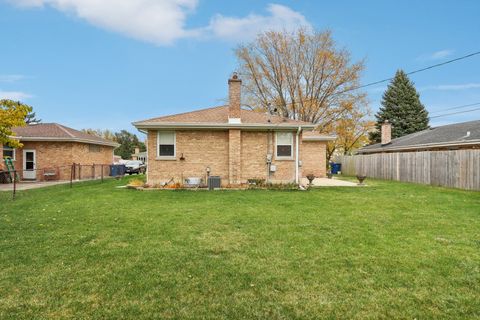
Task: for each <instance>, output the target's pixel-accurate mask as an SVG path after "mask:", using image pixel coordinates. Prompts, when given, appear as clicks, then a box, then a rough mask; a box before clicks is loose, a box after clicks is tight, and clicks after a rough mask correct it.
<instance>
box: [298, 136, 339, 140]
mask: <svg viewBox="0 0 480 320" xmlns="http://www.w3.org/2000/svg"><path fill="white" fill-rule="evenodd" d="M336 139H337V136H328V135H322V136H314V137H303V138H302V140H303V141H334V140H336Z"/></svg>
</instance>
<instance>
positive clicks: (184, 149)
mask: <svg viewBox="0 0 480 320" xmlns="http://www.w3.org/2000/svg"><path fill="white" fill-rule="evenodd" d="M156 144H157V131H152V130H151V131H149V132H148V137H147V146H148V147H147V152H148V157H147V158H148V168H147V172H148V183H150V184H155V183H162V182H167V181H169V180H170V179H171V178H173V179H174V180H175V181H176V182H181V183H183V181H184V179H185V178H187V177H199V178H203V179H204V180H205V179H206V173H207V172H206V168H207V167H210V170H211V171H210V175H213V176H220V177H221V179H222V183H223V184H227V183H228V179H229V172H228V152H229V145H228V132H227V131H181V130H178V131H176V160H157V146H156ZM182 154H183V157H184V159H185V160H180V157H181V156H182Z"/></svg>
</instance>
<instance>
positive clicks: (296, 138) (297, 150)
mask: <svg viewBox="0 0 480 320" xmlns="http://www.w3.org/2000/svg"><path fill="white" fill-rule="evenodd" d="M301 131H302V127H298V130H297V134H296V135H295V183H297V184H298V181H299V179H298V172H299V168H298V167H299V162H298V154H299V146H298V142H299V141H300V139H299V137H300V132H301Z"/></svg>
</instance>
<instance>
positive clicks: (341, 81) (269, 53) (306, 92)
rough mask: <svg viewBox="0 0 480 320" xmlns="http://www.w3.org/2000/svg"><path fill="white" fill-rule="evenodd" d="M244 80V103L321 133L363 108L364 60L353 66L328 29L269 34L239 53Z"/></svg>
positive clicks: (263, 34)
mask: <svg viewBox="0 0 480 320" xmlns="http://www.w3.org/2000/svg"><path fill="white" fill-rule="evenodd" d="M236 55H237V58H238V60H239V63H240V70H239V71H240V74H241V76H242V79H243V80H244V92H245V100H244V104H245V105H247V106H249V107H251V108H252V109H259V110H265V111H269V112H271V113H274V112H276V113H278V114H279V115H281V116H283V117H288V118H291V119H297V120H303V121H309V122H314V123H317V124H318V130H319V131H324V130H323V129H324V128H325V127H326V126H328V125H329V124H330V123H332V122H334V121H336V120H337V119H340V118H341V117H342V115H343V114H344V113H346V112H350V111H351V110H352V108H356V107H357V106H358V105H364V104H365V94H364V93H361V92H358V91H357V90H353V89H355V88H356V87H358V85H359V77H360V74H361V72H362V70H363V68H364V65H363V61H360V62H356V63H352V62H351V58H350V54H349V52H348V51H347V50H345V49H339V48H338V47H337V45H336V44H335V42H334V41H333V39H332V36H331V33H330V32H329V31H325V32H315V31H313V32H310V31H308V30H306V29H300V30H298V31H296V32H294V33H291V32H286V31H283V32H278V31H269V32H265V33H262V34H260V35H259V36H258V37H257V39H256V40H255V41H254V42H252V43H250V44H247V45H241V46H239V47H238V48H237V49H236Z"/></svg>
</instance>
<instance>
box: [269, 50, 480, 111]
mask: <svg viewBox="0 0 480 320" xmlns="http://www.w3.org/2000/svg"><path fill="white" fill-rule="evenodd" d="M479 54H480V51H476V52H472V53H469V54H467V55H464V56H461V57H458V58H455V59H450V60H447V61H444V62H441V63H437V64H434V65H431V66H428V67H424V68H421V69H417V70H413V71H410V72H407V73H406V74H407V75H411V74H415V73H419V72H423V71H426V70H430V69H433V68H438V67H441V66H444V65H446V64H450V63H453V62H457V61H460V60H464V59H468V58H471V57H473V56H476V55H479ZM393 79H394V78H393V77H391V78H386V79H382V80H378V81H374V82H370V83H367V84H363V85H360V86H356V87H353V88H349V89H345V90H342V91H340V92H337V93H334V94H333V95H339V94H343V93H346V92H350V91H355V90H358V89H362V88H366V87H370V86H373V85H376V84H380V83H384V82H387V81H391V80H393ZM309 100H311V99H309ZM276 106H280V105H276Z"/></svg>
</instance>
